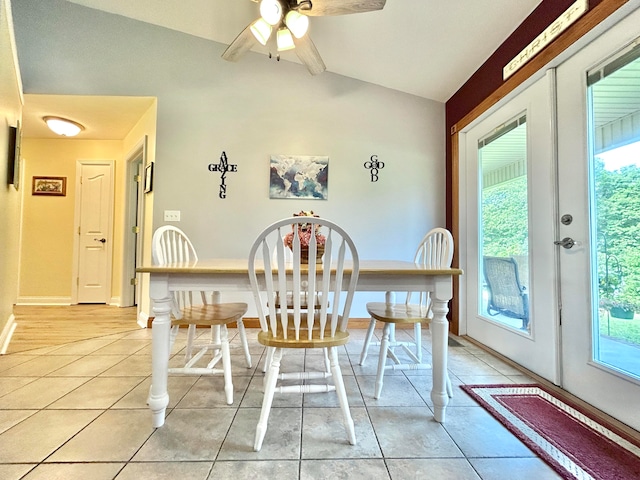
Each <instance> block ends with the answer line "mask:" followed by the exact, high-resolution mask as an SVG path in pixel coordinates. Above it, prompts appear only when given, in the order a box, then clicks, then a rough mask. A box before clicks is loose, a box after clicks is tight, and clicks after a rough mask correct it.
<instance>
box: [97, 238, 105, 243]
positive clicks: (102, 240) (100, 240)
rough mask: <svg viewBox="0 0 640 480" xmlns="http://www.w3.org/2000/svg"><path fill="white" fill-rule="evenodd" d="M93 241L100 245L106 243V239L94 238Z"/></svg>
mask: <svg viewBox="0 0 640 480" xmlns="http://www.w3.org/2000/svg"><path fill="white" fill-rule="evenodd" d="M94 240H95V241H96V242H100V243H107V239H106V238H94Z"/></svg>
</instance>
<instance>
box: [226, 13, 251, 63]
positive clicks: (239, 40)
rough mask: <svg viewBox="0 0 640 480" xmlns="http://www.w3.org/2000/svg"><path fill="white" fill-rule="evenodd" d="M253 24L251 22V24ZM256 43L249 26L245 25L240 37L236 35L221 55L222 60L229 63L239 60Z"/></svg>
mask: <svg viewBox="0 0 640 480" xmlns="http://www.w3.org/2000/svg"><path fill="white" fill-rule="evenodd" d="M252 23H253V22H252ZM256 43H257V40H256V37H254V36H253V33H251V24H249V25H247V28H245V29H244V30H243V31H242V32H240V35H238V36H237V37H236V38H235V40H234V41H233V42H231V45H229V46H228V47H227V49H226V50H225V51H224V53H223V54H222V58H224V59H225V60H228V61H230V62H236V61H238V60H239V59H240V57H241V56H242V55H244V54H245V53H246V52H248V51H249V50H251V47H253V46H254V45H255V44H256Z"/></svg>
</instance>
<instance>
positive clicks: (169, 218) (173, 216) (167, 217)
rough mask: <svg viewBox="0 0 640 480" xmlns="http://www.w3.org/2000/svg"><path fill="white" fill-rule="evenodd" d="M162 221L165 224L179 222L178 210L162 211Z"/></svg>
mask: <svg viewBox="0 0 640 480" xmlns="http://www.w3.org/2000/svg"><path fill="white" fill-rule="evenodd" d="M164 221H165V222H179V221H180V210H165V211H164Z"/></svg>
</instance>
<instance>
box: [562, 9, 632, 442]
mask: <svg viewBox="0 0 640 480" xmlns="http://www.w3.org/2000/svg"><path fill="white" fill-rule="evenodd" d="M639 36H640V10H636V11H635V12H633V13H631V14H630V15H629V16H627V17H626V18H625V19H624V20H623V21H621V22H620V23H619V24H617V25H615V26H614V27H612V28H610V29H609V30H607V31H606V32H605V33H604V34H602V35H601V36H600V37H598V38H597V39H596V40H594V41H593V42H591V44H590V45H589V46H587V47H585V48H584V49H582V50H581V51H580V52H578V53H577V54H575V55H574V56H573V57H571V58H570V59H568V60H567V61H566V62H564V63H563V64H562V65H560V66H559V67H558V71H557V79H558V131H559V137H558V176H559V184H560V186H561V187H560V189H559V211H560V213H561V214H569V215H571V216H572V221H571V223H570V224H567V225H561V226H560V227H559V228H560V232H559V237H561V238H562V237H570V238H572V239H573V240H575V241H576V242H578V243H577V245H575V246H573V247H572V248H570V249H563V248H561V249H559V250H560V253H559V254H560V267H561V292H562V293H561V300H562V331H563V335H562V364H563V375H562V383H563V387H564V388H565V389H566V390H568V391H570V392H571V393H573V394H575V395H577V396H579V397H580V398H582V399H584V400H585V401H587V402H589V403H590V404H592V405H594V406H596V407H598V408H599V409H601V410H603V411H605V412H607V413H609V414H611V415H612V416H614V417H616V418H618V419H619V420H621V421H623V422H625V423H627V424H628V425H630V426H632V427H633V428H635V429H638V430H640V414H639V413H638V399H640V335H638V334H634V333H633V332H634V331H636V332H640V314H638V310H639V307H640V240H639V238H640V149H638V150H635V153H632V152H631V153H630V152H629V151H628V149H630V148H631V149H633V147H634V146H635V147H638V146H640V40H639V39H638V37H639ZM617 147H622V148H617ZM625 152H626V153H625ZM623 303H625V304H629V305H632V306H635V310H636V311H635V312H633V311H632V312H631V318H627V319H619V318H616V316H615V315H617V313H616V312H615V310H614V309H613V308H612V307H614V306H616V305H617V304H623ZM634 304H635V305H634ZM632 310H633V309H632ZM634 313H635V316H634Z"/></svg>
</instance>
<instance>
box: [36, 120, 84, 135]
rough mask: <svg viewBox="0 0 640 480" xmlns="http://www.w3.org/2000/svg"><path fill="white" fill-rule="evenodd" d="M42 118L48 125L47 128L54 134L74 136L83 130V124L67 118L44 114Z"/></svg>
mask: <svg viewBox="0 0 640 480" xmlns="http://www.w3.org/2000/svg"><path fill="white" fill-rule="evenodd" d="M42 119H43V120H44V122H45V123H46V124H47V126H48V127H49V130H51V131H52V132H53V133H55V134H56V135H61V136H63V137H75V136H76V135H78V134H79V133H80V132H81V131H82V130H84V126H83V125H80V124H79V123H78V122H74V121H73V120H69V119H67V118H62V117H53V116H46V117H43V118H42Z"/></svg>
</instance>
